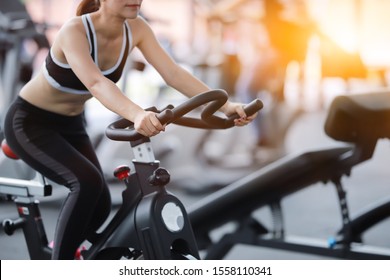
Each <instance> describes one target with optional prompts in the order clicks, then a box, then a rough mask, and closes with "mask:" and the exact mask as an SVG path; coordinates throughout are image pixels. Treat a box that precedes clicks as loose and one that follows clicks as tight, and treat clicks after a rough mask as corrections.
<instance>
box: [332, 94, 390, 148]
mask: <svg viewBox="0 0 390 280" xmlns="http://www.w3.org/2000/svg"><path fill="white" fill-rule="evenodd" d="M325 133H326V134H327V135H328V136H329V137H331V138H333V139H335V140H339V141H345V142H353V143H357V142H364V141H366V140H377V139H379V138H390V93H389V92H381V93H367V94H355V95H342V96H338V97H336V98H335V99H334V100H333V102H332V104H331V106H330V109H329V113H328V116H327V119H326V121H325Z"/></svg>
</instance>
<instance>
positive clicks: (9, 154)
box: [1, 139, 19, 159]
mask: <svg viewBox="0 0 390 280" xmlns="http://www.w3.org/2000/svg"><path fill="white" fill-rule="evenodd" d="M1 149H2V150H3V153H4V154H5V155H6V156H7V157H9V158H12V159H19V157H18V156H17V155H16V154H15V153H14V152H13V151H12V149H11V148H10V146H8V144H7V141H6V140H5V139H3V141H1Z"/></svg>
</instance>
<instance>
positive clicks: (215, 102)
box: [106, 89, 263, 141]
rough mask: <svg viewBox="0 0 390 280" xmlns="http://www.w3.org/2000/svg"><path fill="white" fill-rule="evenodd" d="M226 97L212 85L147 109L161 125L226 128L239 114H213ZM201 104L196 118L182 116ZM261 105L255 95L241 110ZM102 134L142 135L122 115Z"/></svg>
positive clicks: (134, 137)
mask: <svg viewBox="0 0 390 280" xmlns="http://www.w3.org/2000/svg"><path fill="white" fill-rule="evenodd" d="M227 100H228V95H227V93H226V92H225V91H223V90H220V89H216V90H210V91H206V92H204V93H201V94H198V95H196V96H194V97H191V98H189V99H188V100H186V101H184V102H183V103H181V104H180V105H178V106H176V107H174V106H172V105H169V106H167V107H166V108H165V109H163V110H162V111H158V110H157V109H156V108H155V107H152V108H149V109H147V110H149V111H153V112H155V113H158V115H157V118H158V119H159V121H160V122H161V124H162V125H165V124H170V123H174V124H178V125H182V126H187V127H194V128H203V129H226V128H231V127H233V126H234V120H235V119H237V118H239V116H238V115H237V114H233V115H231V116H229V117H227V118H226V117H219V116H216V115H214V113H215V112H216V111H218V109H220V108H221V106H222V105H224V104H225V103H226V101H227ZM202 105H206V106H205V107H204V108H203V110H202V113H201V117H200V118H192V117H185V115H186V114H187V113H189V112H191V111H192V110H194V109H196V108H198V107H200V106H202ZM262 108H263V103H262V102H261V101H260V100H259V99H255V100H253V101H252V102H251V103H249V104H248V105H246V106H244V111H245V113H246V114H247V116H250V115H253V114H254V113H256V112H258V111H259V110H261V109H262ZM106 135H107V137H108V138H110V139H111V140H116V141H136V140H139V139H141V138H144V137H145V136H144V135H142V134H139V133H138V132H137V131H136V130H135V129H134V123H132V122H131V121H129V120H127V119H124V118H122V119H119V120H117V121H115V122H113V123H111V124H110V125H109V126H108V127H107V129H106Z"/></svg>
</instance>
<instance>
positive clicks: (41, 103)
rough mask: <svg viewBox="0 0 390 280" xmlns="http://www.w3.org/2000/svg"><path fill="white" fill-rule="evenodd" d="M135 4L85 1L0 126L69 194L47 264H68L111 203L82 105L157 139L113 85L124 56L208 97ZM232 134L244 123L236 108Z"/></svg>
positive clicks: (232, 106)
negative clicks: (94, 105)
mask: <svg viewBox="0 0 390 280" xmlns="http://www.w3.org/2000/svg"><path fill="white" fill-rule="evenodd" d="M141 3H142V0H101V1H95V0H84V1H82V2H81V3H80V5H79V7H78V10H77V16H76V17H74V18H72V19H71V20H69V21H68V22H67V23H66V24H64V25H63V27H62V28H61V29H60V31H59V33H58V35H57V37H56V39H55V41H54V42H53V45H52V47H51V50H50V52H49V54H48V56H47V59H46V63H45V65H44V66H43V67H42V69H41V71H40V72H39V73H38V74H37V75H36V76H35V77H34V78H33V79H32V80H31V81H29V82H28V83H27V84H26V85H25V86H24V88H23V89H22V90H21V92H20V95H19V96H18V98H17V100H16V101H15V102H14V104H13V105H12V106H11V107H10V109H9V111H8V113H7V117H6V121H5V136H6V139H7V141H8V144H9V145H10V146H11V148H12V149H13V150H14V151H15V153H16V154H18V155H19V156H20V157H21V158H22V159H23V160H24V161H25V162H26V163H28V164H29V165H30V166H31V167H32V168H34V169H35V170H38V171H39V172H41V173H42V174H44V175H45V176H46V177H47V178H49V179H51V180H53V181H54V182H56V183H59V184H62V185H65V186H66V187H67V188H69V190H70V192H69V195H68V197H67V198H66V201H65V202H64V205H63V208H62V210H61V212H60V215H59V219H58V223H57V227H56V233H55V237H54V248H53V259H73V258H74V255H75V251H76V250H77V248H78V247H79V245H80V244H81V243H82V242H83V241H84V240H86V239H87V238H88V236H90V235H91V234H93V233H94V232H95V231H96V230H97V229H98V228H99V227H100V226H101V225H102V223H103V222H104V221H105V219H106V218H107V216H108V214H109V212H110V207H111V199H110V195H109V190H108V188H107V185H106V182H105V180H104V178H103V175H102V171H101V167H100V165H99V163H98V160H97V157H96V155H95V152H94V150H93V147H92V145H91V143H90V140H89V138H88V135H87V133H86V131H85V128H84V120H83V111H84V104H85V102H86V101H87V100H88V99H90V98H91V97H95V98H96V99H97V100H99V101H100V102H101V103H102V104H103V105H104V106H105V107H107V108H108V109H110V110H111V111H113V112H115V113H117V114H118V115H120V116H122V117H124V118H126V119H128V120H130V121H132V122H134V124H135V129H136V130H137V131H138V132H139V133H141V134H143V135H145V136H153V135H156V134H158V133H160V132H161V131H164V126H163V125H161V123H160V122H159V120H158V119H157V118H156V114H155V113H152V112H147V111H144V110H143V109H142V108H141V107H139V106H138V105H137V104H135V103H133V102H132V101H131V100H129V99H128V98H127V97H126V96H125V95H124V94H122V92H121V91H120V90H119V88H118V87H117V86H116V84H115V83H116V82H117V81H118V80H119V78H120V76H121V74H122V70H123V67H124V64H125V61H126V58H127V56H128V54H129V52H130V51H131V50H132V49H133V48H134V47H137V48H139V50H140V51H141V52H142V53H143V55H144V56H145V58H146V59H147V61H148V62H149V63H150V64H151V65H152V66H153V67H155V69H156V70H157V71H158V72H159V73H160V74H161V76H162V77H163V78H164V80H165V81H166V83H167V84H168V85H170V86H172V87H173V88H175V89H177V90H178V91H180V92H182V93H184V94H185V95H186V96H188V97H191V96H194V95H196V94H198V93H201V92H204V91H206V90H209V88H208V87H207V86H206V85H205V84H203V83H202V82H201V81H199V80H197V79H196V78H194V77H193V76H192V75H190V74H189V73H188V72H186V71H185V70H183V69H182V68H180V67H179V66H178V65H177V64H176V63H175V62H174V61H172V59H171V58H170V57H169V56H168V55H167V54H166V52H165V51H164V50H163V49H162V48H161V46H160V45H159V43H158V42H157V40H156V38H155V36H154V34H153V32H152V30H151V29H150V27H149V25H148V24H147V23H146V22H145V20H143V19H142V18H141V17H140V16H139V10H140V7H141ZM221 111H222V112H223V113H225V114H226V115H230V114H232V113H237V114H238V115H239V116H240V118H239V119H237V120H235V122H236V125H237V126H241V125H245V124H247V123H249V122H250V121H251V120H252V119H253V118H254V117H255V116H250V117H247V116H246V115H245V113H244V111H243V109H242V105H241V104H238V103H232V102H227V103H226V104H225V105H224V106H223V108H222V109H221Z"/></svg>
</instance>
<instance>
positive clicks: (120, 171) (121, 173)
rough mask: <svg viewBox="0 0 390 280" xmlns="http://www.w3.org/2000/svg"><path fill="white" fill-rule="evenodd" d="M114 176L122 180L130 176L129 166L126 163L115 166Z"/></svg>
mask: <svg viewBox="0 0 390 280" xmlns="http://www.w3.org/2000/svg"><path fill="white" fill-rule="evenodd" d="M114 176H115V177H116V178H118V179H119V180H121V181H123V180H125V179H127V178H128V177H129V176H130V167H128V166H127V165H121V166H118V167H117V168H115V170H114Z"/></svg>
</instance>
